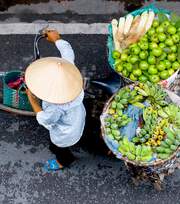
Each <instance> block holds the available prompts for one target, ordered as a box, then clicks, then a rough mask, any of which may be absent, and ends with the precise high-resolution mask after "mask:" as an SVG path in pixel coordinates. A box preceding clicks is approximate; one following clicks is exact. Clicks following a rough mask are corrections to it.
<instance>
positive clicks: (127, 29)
mask: <svg viewBox="0 0 180 204" xmlns="http://www.w3.org/2000/svg"><path fill="white" fill-rule="evenodd" d="M154 17H155V14H154V12H153V11H149V12H147V11H145V12H143V13H142V14H141V15H138V16H135V17H134V16H133V15H131V14H128V15H127V16H126V17H121V18H120V19H119V22H118V20H116V19H113V20H112V22H111V25H112V33H113V40H114V46H115V50H118V51H119V52H122V50H123V49H125V48H127V47H128V46H129V45H131V44H133V43H135V42H137V41H138V40H139V39H140V38H141V37H142V36H143V35H145V33H146V32H147V31H148V30H149V28H150V27H151V25H152V23H153V20H154Z"/></svg>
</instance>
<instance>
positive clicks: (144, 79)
mask: <svg viewBox="0 0 180 204" xmlns="http://www.w3.org/2000/svg"><path fill="white" fill-rule="evenodd" d="M138 80H139V81H140V82H147V81H148V78H147V77H146V76H144V75H141V76H140V77H139V79H138Z"/></svg>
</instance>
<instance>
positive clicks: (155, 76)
mask: <svg viewBox="0 0 180 204" xmlns="http://www.w3.org/2000/svg"><path fill="white" fill-rule="evenodd" d="M149 80H150V81H151V82H152V83H158V82H159V81H160V78H159V76H158V75H150V76H149Z"/></svg>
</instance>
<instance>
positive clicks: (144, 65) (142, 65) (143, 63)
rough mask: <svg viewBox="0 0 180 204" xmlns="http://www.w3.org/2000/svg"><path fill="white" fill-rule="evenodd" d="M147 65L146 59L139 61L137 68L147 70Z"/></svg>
mask: <svg viewBox="0 0 180 204" xmlns="http://www.w3.org/2000/svg"><path fill="white" fill-rule="evenodd" d="M148 67H149V65H148V63H147V62H146V61H141V62H140V63H139V68H140V69H142V70H147V69H148Z"/></svg>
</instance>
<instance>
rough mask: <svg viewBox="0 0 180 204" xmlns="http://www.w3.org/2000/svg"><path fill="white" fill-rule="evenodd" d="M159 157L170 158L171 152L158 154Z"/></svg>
mask: <svg viewBox="0 0 180 204" xmlns="http://www.w3.org/2000/svg"><path fill="white" fill-rule="evenodd" d="M158 158H159V159H162V160H165V159H168V158H169V154H158Z"/></svg>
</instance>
